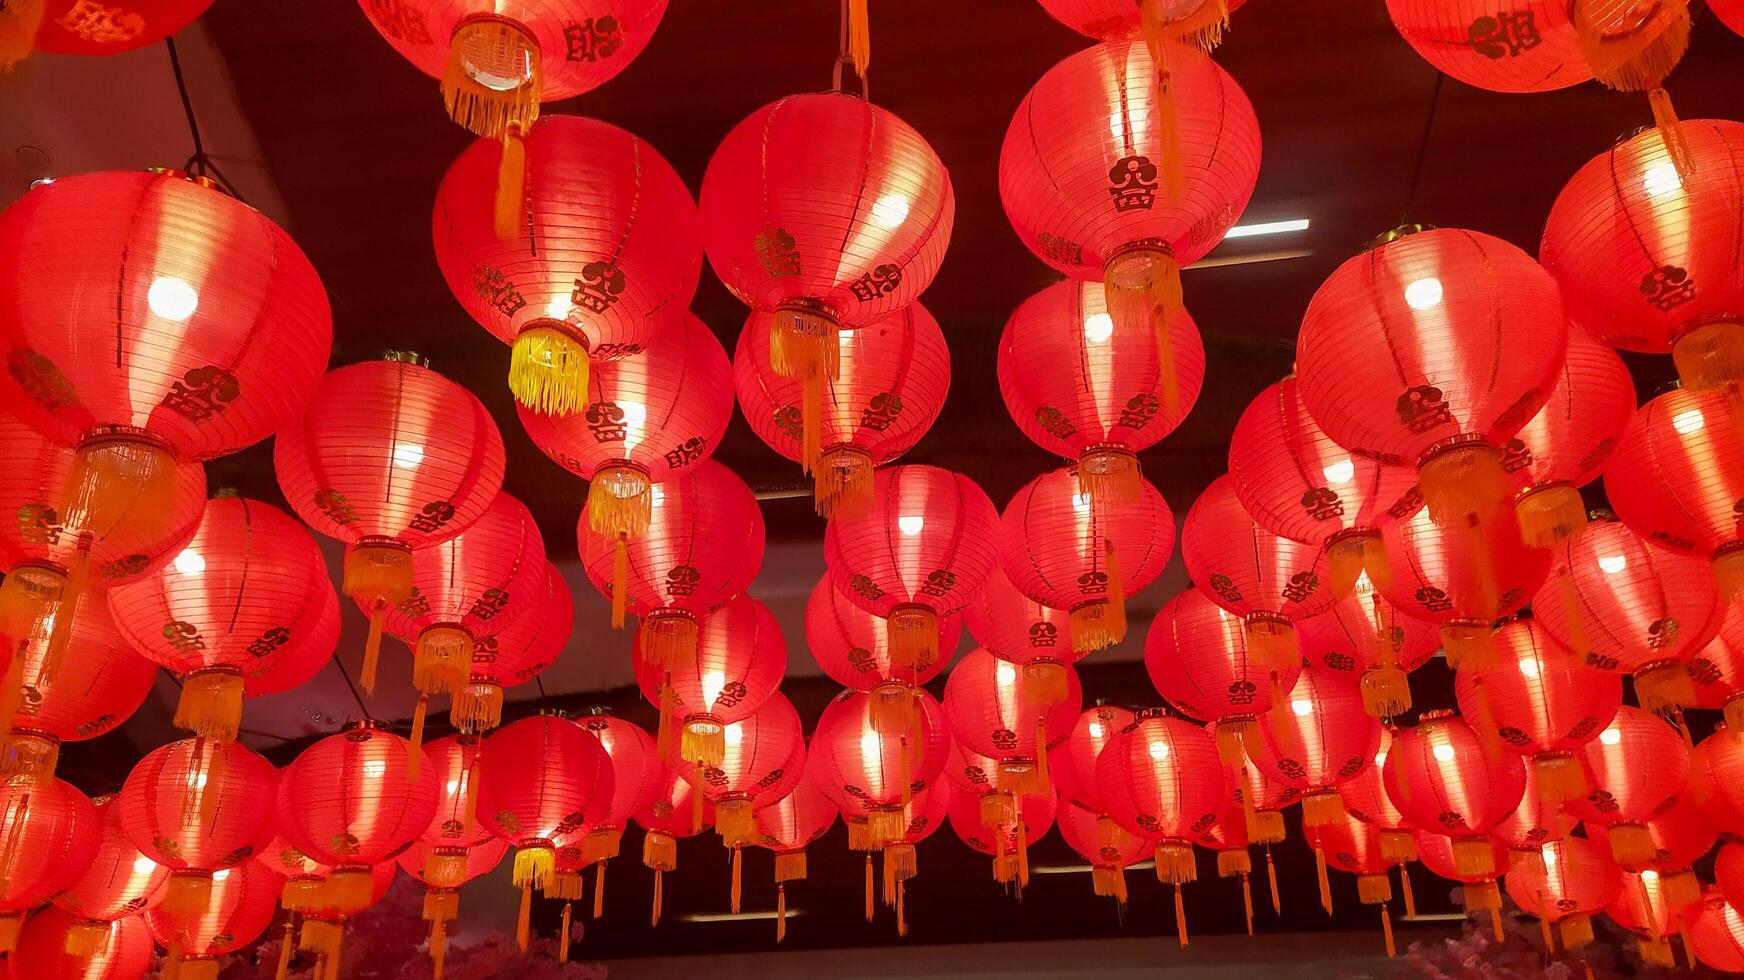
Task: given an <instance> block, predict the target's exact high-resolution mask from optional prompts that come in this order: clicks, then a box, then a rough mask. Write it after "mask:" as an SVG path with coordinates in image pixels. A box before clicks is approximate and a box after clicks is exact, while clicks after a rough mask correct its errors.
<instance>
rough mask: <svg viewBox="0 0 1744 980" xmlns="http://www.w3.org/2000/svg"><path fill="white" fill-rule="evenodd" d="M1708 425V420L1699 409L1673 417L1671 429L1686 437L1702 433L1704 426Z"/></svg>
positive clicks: (1689, 409)
mask: <svg viewBox="0 0 1744 980" xmlns="http://www.w3.org/2000/svg"><path fill="white" fill-rule="evenodd" d="M1707 423H1708V420H1707V419H1705V418H1703V417H1702V410H1701V409H1699V408H1688V409H1684V410H1683V411H1681V412H1679V413H1677V414H1676V415H1673V416H1672V417H1671V427H1672V428H1674V429H1676V430H1677V431H1678V432H1680V433H1682V434H1683V435H1686V436H1687V435H1689V434H1691V433H1693V432H1700V431H1702V426H1704V425H1706V424H1707Z"/></svg>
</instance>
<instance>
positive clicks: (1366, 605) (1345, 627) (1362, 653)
mask: <svg viewBox="0 0 1744 980" xmlns="http://www.w3.org/2000/svg"><path fill="white" fill-rule="evenodd" d="M1296 643H1297V645H1298V646H1299V647H1300V648H1301V650H1302V659H1303V660H1304V661H1306V662H1307V663H1310V664H1313V665H1314V666H1315V667H1316V668H1317V669H1318V670H1320V671H1321V672H1323V673H1324V674H1325V675H1326V676H1327V677H1331V678H1344V679H1345V680H1346V681H1347V682H1354V683H1355V684H1357V686H1358V689H1359V690H1360V691H1361V692H1362V698H1363V709H1364V710H1365V711H1367V712H1368V713H1369V714H1371V715H1374V716H1375V717H1377V718H1391V717H1393V716H1395V715H1398V714H1401V713H1403V712H1404V711H1407V710H1409V709H1410V707H1411V685H1410V682H1409V681H1408V680H1407V679H1406V676H1405V675H1407V674H1409V673H1410V672H1411V671H1414V670H1416V669H1417V668H1419V667H1421V666H1423V665H1424V664H1425V663H1427V662H1428V661H1429V658H1430V657H1431V656H1433V655H1434V654H1435V651H1436V650H1437V649H1439V648H1440V646H1441V636H1440V633H1439V632H1438V631H1437V630H1436V628H1435V626H1434V624H1432V623H1429V622H1427V621H1425V620H1421V619H1418V618H1416V617H1415V616H1408V615H1406V614H1404V613H1402V612H1400V611H1399V608H1398V607H1397V606H1395V605H1393V604H1392V603H1391V602H1389V601H1387V598H1386V597H1385V596H1383V595H1381V593H1380V591H1379V590H1378V589H1376V588H1375V587H1374V585H1373V584H1372V583H1371V582H1370V581H1369V578H1368V575H1367V574H1363V575H1359V576H1358V577H1357V580H1356V582H1355V583H1354V584H1353V585H1352V586H1351V590H1350V593H1349V594H1348V595H1346V596H1344V597H1343V598H1341V599H1339V600H1338V601H1336V602H1334V603H1333V604H1332V608H1331V609H1328V610H1327V611H1325V612H1323V613H1321V614H1319V615H1318V616H1309V617H1308V618H1306V619H1304V620H1302V621H1300V622H1298V623H1297V624H1296Z"/></svg>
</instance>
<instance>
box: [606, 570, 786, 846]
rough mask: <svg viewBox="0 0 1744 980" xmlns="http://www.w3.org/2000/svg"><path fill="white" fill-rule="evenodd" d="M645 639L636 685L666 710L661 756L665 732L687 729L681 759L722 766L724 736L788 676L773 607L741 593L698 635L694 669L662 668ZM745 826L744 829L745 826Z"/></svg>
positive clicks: (706, 622) (638, 639)
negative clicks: (669, 728)
mask: <svg viewBox="0 0 1744 980" xmlns="http://www.w3.org/2000/svg"><path fill="white" fill-rule="evenodd" d="M642 643H643V637H642V636H641V635H638V636H637V637H636V645H637V647H638V648H640V649H641V652H642V655H641V656H638V657H636V658H634V660H635V671H636V684H637V686H638V687H640V688H641V689H642V696H643V697H645V698H647V699H648V702H649V703H650V704H655V705H659V707H660V719H661V721H660V724H661V727H662V733H661V745H662V750H661V754H662V755H669V753H668V752H667V751H666V749H665V743H666V740H667V738H668V735H667V734H666V726H667V725H668V724H678V725H681V726H682V733H683V734H682V738H681V739H680V744H679V746H678V749H679V751H678V754H677V758H680V759H683V760H684V761H685V762H694V763H696V764H697V765H704V766H719V765H720V764H721V758H722V752H723V751H724V749H725V746H726V743H725V742H724V741H723V740H724V739H725V737H726V735H725V731H726V728H727V727H728V726H729V725H732V724H733V723H734V722H738V721H743V720H745V719H746V718H749V717H750V716H751V714H752V713H753V712H755V711H756V710H757V709H759V708H761V707H762V706H763V704H764V702H766V701H768V700H769V699H770V698H771V697H773V696H774V695H775V692H776V689H777V688H779V687H780V686H781V677H782V675H783V674H784V673H786V671H787V644H786V642H785V641H784V640H782V638H781V627H780V625H779V624H777V623H776V622H775V617H774V615H772V614H771V613H770V612H769V609H768V607H766V606H764V605H763V604H762V603H761V602H758V601H757V600H756V599H753V598H751V597H750V596H748V595H741V596H738V597H737V598H735V599H733V600H732V601H730V602H728V603H727V604H726V605H724V606H722V607H721V608H720V609H718V610H716V611H715V612H713V613H711V614H709V615H708V616H707V617H705V618H704V619H703V621H702V623H701V625H700V628H699V629H698V630H697V637H696V655H695V656H694V657H693V658H691V660H690V662H689V663H686V664H675V665H673V666H670V667H662V666H661V665H660V664H658V663H656V662H654V660H653V658H652V657H651V656H650V655H649V654H648V651H647V650H646V648H643V647H642ZM740 826H743V825H742V824H741V825H740Z"/></svg>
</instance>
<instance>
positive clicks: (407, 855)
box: [394, 838, 509, 904]
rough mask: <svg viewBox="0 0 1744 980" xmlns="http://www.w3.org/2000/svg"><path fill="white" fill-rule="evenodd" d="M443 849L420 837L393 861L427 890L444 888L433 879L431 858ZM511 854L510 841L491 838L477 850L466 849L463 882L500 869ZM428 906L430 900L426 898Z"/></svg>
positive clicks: (463, 855)
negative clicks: (507, 855)
mask: <svg viewBox="0 0 1744 980" xmlns="http://www.w3.org/2000/svg"><path fill="white" fill-rule="evenodd" d="M440 850H441V849H440V848H438V847H436V846H435V845H433V844H431V843H430V842H429V841H428V840H427V839H424V838H419V839H418V841H417V842H416V843H414V844H413V845H412V846H411V848H410V849H408V850H406V851H404V852H402V853H401V854H400V856H399V857H397V858H395V859H394V862H395V863H397V864H398V865H399V866H400V870H401V871H404V872H405V873H406V874H409V875H411V876H412V878H413V880H415V881H417V882H418V883H419V884H421V885H423V886H424V887H426V888H441V887H443V886H441V885H439V884H438V883H437V881H435V880H433V879H432V878H431V877H430V872H429V868H430V857H431V855H432V854H436V853H438V852H439V851H440ZM508 853H509V842H508V841H504V840H496V839H494V838H493V839H491V840H487V841H485V842H484V843H482V844H479V845H477V846H474V847H469V848H466V849H465V851H464V852H462V854H461V855H459V856H460V857H461V858H462V861H461V865H462V867H463V870H462V871H461V883H462V884H465V883H466V882H469V881H473V880H476V879H478V878H482V877H484V876H485V875H487V874H490V873H491V872H492V871H495V870H496V869H497V865H499V864H501V863H502V861H503V856H504V855H506V854H508ZM426 904H428V898H427V897H426Z"/></svg>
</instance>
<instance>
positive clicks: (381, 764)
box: [363, 759, 388, 779]
mask: <svg viewBox="0 0 1744 980" xmlns="http://www.w3.org/2000/svg"><path fill="white" fill-rule="evenodd" d="M387 772H388V764H387V760H385V759H365V760H364V761H363V774H364V775H365V776H368V777H369V778H370V779H380V778H382V777H383V776H385V775H387Z"/></svg>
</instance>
